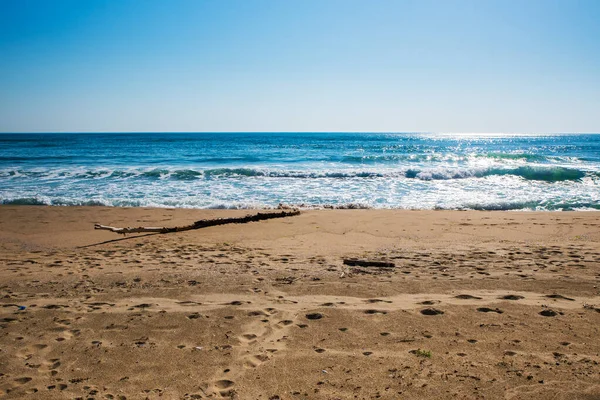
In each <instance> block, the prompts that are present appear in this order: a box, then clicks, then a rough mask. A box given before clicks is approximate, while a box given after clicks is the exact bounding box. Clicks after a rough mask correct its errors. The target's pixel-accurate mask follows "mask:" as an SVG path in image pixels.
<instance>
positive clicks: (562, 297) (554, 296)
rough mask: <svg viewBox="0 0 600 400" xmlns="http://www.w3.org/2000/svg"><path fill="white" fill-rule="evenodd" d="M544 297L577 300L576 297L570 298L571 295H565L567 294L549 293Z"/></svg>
mask: <svg viewBox="0 0 600 400" xmlns="http://www.w3.org/2000/svg"><path fill="white" fill-rule="evenodd" d="M544 297H547V298H549V299H555V300H556V299H558V300H568V301H575V299H572V298H570V297H565V296H563V295H561V294H547V295H546V296H544Z"/></svg>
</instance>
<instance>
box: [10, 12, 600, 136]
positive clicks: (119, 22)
mask: <svg viewBox="0 0 600 400" xmlns="http://www.w3.org/2000/svg"><path fill="white" fill-rule="evenodd" d="M599 21H600V1H598V0H588V1H585V0H561V1H553V0H539V1H537V0H531V1H528V0H499V1H492V0H472V1H454V0H437V1H430V0H414V1H413V0H411V1H402V0H397V1H385V0H379V1H367V0H363V1H353V0H331V1H328V0H298V1H295V0H238V1H234V0H214V1H202V0H189V1H187V0H172V1H171V0H169V1H167V0H105V1H99V0H40V1H35V0H0V131H1V132H23V131H25V132H27V131H36V132H37V131H96V132H101V131H429V132H599V131H600V22H599Z"/></svg>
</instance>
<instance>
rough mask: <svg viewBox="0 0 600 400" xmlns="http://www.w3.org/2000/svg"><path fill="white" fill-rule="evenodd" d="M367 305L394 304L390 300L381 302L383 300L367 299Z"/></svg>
mask: <svg viewBox="0 0 600 400" xmlns="http://www.w3.org/2000/svg"><path fill="white" fill-rule="evenodd" d="M365 302H366V303H369V304H375V303H388V304H392V302H391V301H390V300H381V299H367V300H365Z"/></svg>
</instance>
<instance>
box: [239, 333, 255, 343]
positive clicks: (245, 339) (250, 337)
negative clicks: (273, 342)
mask: <svg viewBox="0 0 600 400" xmlns="http://www.w3.org/2000/svg"><path fill="white" fill-rule="evenodd" d="M257 337H258V336H256V335H255V334H254V333H244V334H243V335H241V336H240V341H241V342H242V343H246V344H252V343H255V342H256V338H257Z"/></svg>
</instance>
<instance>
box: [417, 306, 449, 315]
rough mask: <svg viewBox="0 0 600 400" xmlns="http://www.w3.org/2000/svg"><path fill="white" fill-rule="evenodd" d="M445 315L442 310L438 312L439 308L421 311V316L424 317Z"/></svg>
mask: <svg viewBox="0 0 600 400" xmlns="http://www.w3.org/2000/svg"><path fill="white" fill-rule="evenodd" d="M443 313H444V312H443V311H442V310H438V309H437V308H425V309H423V310H421V314H423V315H442V314H443Z"/></svg>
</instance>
